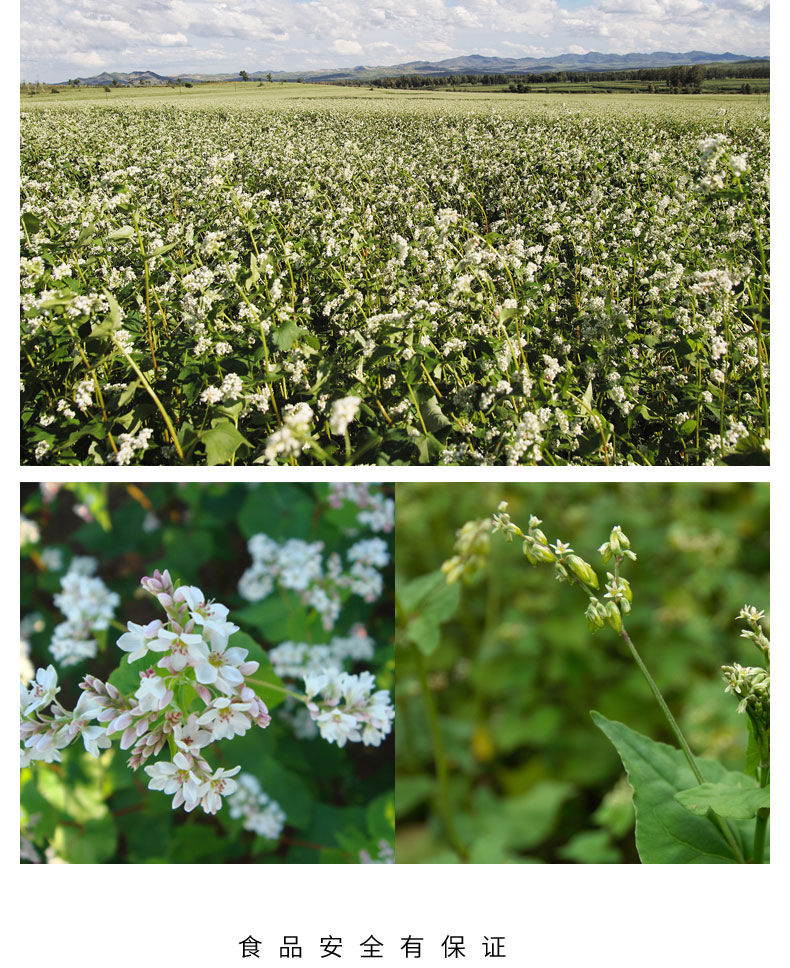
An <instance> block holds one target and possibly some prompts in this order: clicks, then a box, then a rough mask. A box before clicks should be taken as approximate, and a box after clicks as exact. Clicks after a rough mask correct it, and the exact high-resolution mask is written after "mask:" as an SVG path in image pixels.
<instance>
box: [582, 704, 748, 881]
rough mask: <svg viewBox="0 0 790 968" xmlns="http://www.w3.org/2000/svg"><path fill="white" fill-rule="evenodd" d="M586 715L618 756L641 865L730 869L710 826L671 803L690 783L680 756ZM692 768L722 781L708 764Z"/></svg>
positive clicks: (728, 854)
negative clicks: (631, 792)
mask: <svg viewBox="0 0 790 968" xmlns="http://www.w3.org/2000/svg"><path fill="white" fill-rule="evenodd" d="M590 715H591V716H592V719H593V722H594V723H595V725H596V726H597V727H598V728H599V729H600V730H601V731H602V732H603V733H604V735H605V736H606V737H607V738H608V739H609V741H610V742H611V743H612V745H613V746H614V747H615V749H616V750H617V752H618V753H619V754H620V759H621V760H622V761H623V765H624V766H625V769H626V772H627V773H628V780H629V782H630V784H631V786H632V787H633V788H634V807H635V809H636V848H637V850H638V851H639V857H640V858H641V860H642V863H643V864H733V863H736V858H735V857H734V855H733V853H732V851H731V850H730V847H729V846H728V845H727V843H726V842H725V841H724V839H723V837H722V836H721V835H720V834H719V832H718V830H717V829H716V827H715V826H714V824H713V822H712V821H711V820H709V819H708V818H707V817H699V816H695V815H694V814H692V813H690V812H689V811H688V810H686V809H685V808H684V807H682V806H681V805H680V804H679V803H678V802H677V800H676V799H675V794H676V793H678V792H680V791H681V790H688V789H689V787H691V786H693V785H694V781H695V777H694V774H693V773H692V772H691V769H690V767H689V765H688V763H687V762H686V758H685V756H684V755H683V753H681V752H680V750H677V749H675V748H674V747H672V746H667V745H666V743H657V742H655V741H654V740H652V739H649V738H648V737H647V736H642V734H641V733H637V732H636V731H635V730H633V729H629V728H628V726H624V725H623V724H622V723H617V722H614V721H613V720H610V719H607V718H606V717H605V716H602V715H601V714H600V713H597V712H592V713H590ZM697 762H698V764H699V768H700V770H701V772H702V775H703V776H704V777H705V779H706V780H709V781H711V782H714V783H717V782H720V781H723V780H724V778H725V777H726V775H727V771H726V770H725V769H724V767H723V766H721V765H720V764H719V763H716V762H715V761H713V760H698V761H697ZM742 846H743V845H742Z"/></svg>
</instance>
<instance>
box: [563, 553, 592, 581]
mask: <svg viewBox="0 0 790 968" xmlns="http://www.w3.org/2000/svg"><path fill="white" fill-rule="evenodd" d="M564 563H565V564H566V565H567V566H568V568H570V570H571V571H572V572H573V574H574V575H575V576H576V577H577V578H578V579H579V581H582V582H584V584H585V585H589V586H590V588H597V587H598V576H597V575H596V574H595V572H594V571H593V568H592V566H591V565H590V564H588V563H587V562H586V561H585V560H584V559H583V558H580V557H579V556H578V555H568V557H567V558H565V559H564Z"/></svg>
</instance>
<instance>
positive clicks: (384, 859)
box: [359, 840, 395, 864]
mask: <svg viewBox="0 0 790 968" xmlns="http://www.w3.org/2000/svg"><path fill="white" fill-rule="evenodd" d="M377 846H378V853H377V854H376V856H375V858H374V857H371V856H370V852H369V851H367V850H361V851H360V852H359V862H360V864H394V863H395V850H394V849H393V846H392V844H390V843H387V841H386V840H380V841H379V842H378V844H377Z"/></svg>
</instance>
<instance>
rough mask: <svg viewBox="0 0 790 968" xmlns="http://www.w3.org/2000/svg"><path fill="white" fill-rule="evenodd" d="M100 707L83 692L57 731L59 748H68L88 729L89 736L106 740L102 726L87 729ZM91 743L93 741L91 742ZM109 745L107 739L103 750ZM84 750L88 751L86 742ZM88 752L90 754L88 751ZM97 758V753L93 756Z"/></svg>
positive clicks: (98, 712) (99, 711)
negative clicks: (101, 737) (102, 737)
mask: <svg viewBox="0 0 790 968" xmlns="http://www.w3.org/2000/svg"><path fill="white" fill-rule="evenodd" d="M101 711H102V707H101V706H100V705H99V704H98V703H97V702H96V700H95V699H94V698H93V696H90V695H88V693H87V692H83V693H81V695H80V698H79V701H78V702H77V705H76V706H75V707H74V709H73V710H72V712H71V713H69V716H68V719H67V720H66V721H65V722H64V723H63V725H62V726H61V727H60V729H58V731H57V734H56V736H57V741H58V745H59V746H68V744H69V743H71V742H72V740H74V739H75V738H76V737H77V736H78V735H79V734H80V733H83V734H84V733H85V732H86V731H87V730H88V729H90V730H91V732H90V734H89V735H90V736H91V737H93V738H97V737H98V736H100V735H101V736H104V738H105V739H106V731H105V729H104V727H103V726H94V727H89V726H88V723H89V722H90V721H91V720H92V719H96V718H97V716H98V715H99V714H100V713H101ZM92 742H93V740H92ZM109 745H110V741H109V740H108V739H107V740H106V744H104V749H107V747H108V746H109ZM85 748H86V749H88V744H87V742H86V744H85ZM88 752H91V751H90V750H88ZM93 755H94V756H98V755H99V754H98V752H97V753H94V754H93Z"/></svg>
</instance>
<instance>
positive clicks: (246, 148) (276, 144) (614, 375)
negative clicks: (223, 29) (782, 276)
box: [21, 85, 769, 465]
mask: <svg viewBox="0 0 790 968" xmlns="http://www.w3.org/2000/svg"><path fill="white" fill-rule="evenodd" d="M239 87H241V88H243V87H244V85H239ZM249 88H252V90H250V89H249ZM249 88H247V89H246V90H244V91H243V92H242V93H240V94H238V95H235V94H234V92H233V91H232V90H231V89H230V85H228V90H227V91H225V92H223V93H221V94H219V95H216V94H215V95H212V94H211V93H210V92H203V91H197V90H196V91H194V92H193V91H189V92H187V93H186V94H184V93H181V92H175V91H174V92H166V91H147V90H146V91H145V92H142V91H141V92H139V93H138V92H134V93H133V94H132V93H128V92H123V93H121V92H112V94H104V93H101V92H98V93H93V92H90V93H84V92H75V93H74V95H71V94H69V95H67V96H64V97H63V98H61V97H59V96H58V97H56V96H46V95H45V96H42V97H39V96H37V97H36V98H35V99H33V98H24V99H23V102H22V107H23V114H22V122H21V130H22V262H21V274H22V337H21V343H22V359H21V369H22V373H21V376H22V405H21V409H22V423H23V427H22V461H23V462H24V463H28V464H29V463H35V462H38V463H41V464H95V463H98V464H104V463H111V464H112V463H117V464H132V463H145V464H172V463H181V462H183V463H187V464H205V463H208V464H223V463H235V464H253V463H257V464H316V463H317V464H358V463H368V464H372V463H377V464H418V463H422V464H425V463H428V464H437V463H445V464H492V465H495V464H511V465H519V464H534V463H538V462H541V463H544V464H567V463H572V464H626V463H638V464H663V465H667V464H690V465H696V464H713V463H720V462H746V463H757V462H765V461H767V459H768V439H769V432H768V331H767V328H768V298H769V297H768V292H769V290H768V277H767V262H768V171H767V167H768V119H767V114H766V112H765V105H764V102H763V99H761V98H748V97H744V98H738V97H727V98H724V97H723V98H720V99H716V98H712V97H706V96H702V97H698V98H695V99H693V103H692V101H691V99H684V98H674V99H672V98H660V97H657V98H655V99H653V98H647V97H634V98H630V99H629V98H627V97H623V96H613V97H612V98H606V97H603V98H596V97H588V96H584V95H580V96H577V97H574V98H573V99H571V100H569V101H567V102H566V101H564V100H563V99H561V98H557V97H552V98H547V97H541V96H530V95H526V96H513V97H511V96H508V95H501V94H499V95H495V96H493V97H483V96H476V95H471V94H470V95H457V96H454V95H447V94H436V93H432V94H422V93H419V94H415V93H410V92H405V93H390V92H376V94H375V95H374V94H373V93H372V92H366V91H350V90H349V89H340V88H338V89H334V91H332V90H331V89H328V88H323V87H322V88H316V87H311V86H310V85H299V86H298V91H297V85H288V86H286V87H285V88H284V89H281V88H280V87H279V86H273V87H272V89H271V90H269V89H267V88H262V89H257V88H253V87H252V85H250V86H249ZM330 93H331V95H332V96H329V94H330ZM187 108H189V109H187Z"/></svg>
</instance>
